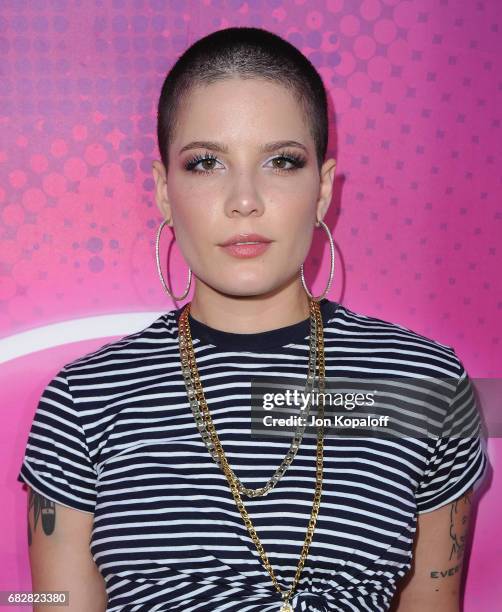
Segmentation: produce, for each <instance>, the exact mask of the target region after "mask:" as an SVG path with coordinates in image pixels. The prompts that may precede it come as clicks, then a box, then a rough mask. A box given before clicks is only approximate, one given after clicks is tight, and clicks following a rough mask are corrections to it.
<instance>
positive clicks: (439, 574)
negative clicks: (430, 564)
mask: <svg viewBox="0 0 502 612" xmlns="http://www.w3.org/2000/svg"><path fill="white" fill-rule="evenodd" d="M461 565H462V562H460V563H458V564H457V565H455V566H454V567H450V568H449V569H446V570H444V571H441V570H439V571H434V572H431V578H446V577H447V576H453V575H454V574H456V573H457V572H458V570H459V569H460V566H461Z"/></svg>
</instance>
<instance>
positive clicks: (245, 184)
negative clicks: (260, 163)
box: [225, 172, 265, 217]
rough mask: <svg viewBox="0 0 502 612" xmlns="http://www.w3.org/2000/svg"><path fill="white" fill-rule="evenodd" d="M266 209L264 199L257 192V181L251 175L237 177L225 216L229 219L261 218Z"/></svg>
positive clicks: (226, 206) (227, 202) (226, 205)
mask: <svg viewBox="0 0 502 612" xmlns="http://www.w3.org/2000/svg"><path fill="white" fill-rule="evenodd" d="M264 209H265V206H264V203H263V199H262V198H261V197H260V194H259V192H258V190H257V186H256V181H255V180H253V177H252V176H251V175H248V174H246V173H244V172H240V173H239V175H238V176H236V178H235V181H234V183H233V185H232V188H231V190H230V192H229V194H228V198H227V201H226V204H225V214H226V215H227V216H229V217H235V216H238V215H241V216H243V217H248V216H250V215H254V216H256V217H259V216H261V215H262V214H263V212H264Z"/></svg>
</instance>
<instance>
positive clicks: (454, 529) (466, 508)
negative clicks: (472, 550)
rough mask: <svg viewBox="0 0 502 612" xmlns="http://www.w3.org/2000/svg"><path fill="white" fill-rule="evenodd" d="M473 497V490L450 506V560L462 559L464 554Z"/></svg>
mask: <svg viewBox="0 0 502 612" xmlns="http://www.w3.org/2000/svg"><path fill="white" fill-rule="evenodd" d="M471 496H472V489H471V490H470V491H468V492H467V494H466V495H464V497H462V498H461V499H459V500H456V501H454V502H452V504H451V506H450V538H451V552H450V560H451V559H452V558H453V557H456V558H457V559H461V558H462V556H463V554H464V548H465V539H466V536H467V524H468V521H469V513H470V510H471Z"/></svg>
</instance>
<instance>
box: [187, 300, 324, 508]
mask: <svg viewBox="0 0 502 612" xmlns="http://www.w3.org/2000/svg"><path fill="white" fill-rule="evenodd" d="M316 303H317V302H314V300H310V342H309V344H310V346H309V364H308V372H307V383H306V385H305V389H304V393H305V395H306V396H307V398H308V402H307V409H306V411H305V412H304V414H303V415H302V416H303V419H301V420H300V422H299V423H298V425H297V427H296V430H295V433H294V436H293V439H292V440H291V444H290V447H289V449H288V451H287V453H286V456H285V457H284V459H283V460H282V462H281V464H280V465H279V467H278V468H277V469H276V470H275V472H274V474H273V475H272V476H271V478H270V479H269V481H268V482H267V483H266V484H265V485H264V486H263V487H258V488H257V489H252V488H249V487H246V486H245V485H244V484H243V483H242V482H241V481H240V479H239V478H238V477H237V475H236V474H235V473H234V472H233V471H232V475H233V477H234V479H235V480H236V482H237V486H238V488H239V493H240V494H241V495H242V494H244V495H247V496H248V497H259V496H265V495H267V494H268V493H269V491H271V490H272V489H273V488H274V487H275V485H276V484H277V483H278V482H279V480H280V479H281V478H282V476H283V475H284V474H285V472H286V470H287V469H288V467H289V466H290V465H291V463H292V462H293V459H294V458H295V456H296V453H297V452H298V448H299V447H300V444H301V441H302V438H303V434H304V432H305V428H306V426H307V418H308V416H309V414H310V408H311V405H312V403H311V391H312V390H313V385H314V378H315V369H316V361H317V337H318V335H319V333H320V332H321V331H322V320H321V322H319V320H318V319H317V317H316V311H315V308H316V306H315V304H316ZM185 308H186V314H185V316H184V318H183V319H182V318H181V317H180V321H179V324H178V325H179V327H180V328H181V327H182V330H180V331H182V333H181V334H180V335H179V343H180V355H181V356H182V360H181V361H182V366H183V363H185V364H186V366H185V367H182V370H183V378H184V379H185V386H186V389H187V393H188V398H189V401H190V408H191V410H192V414H193V416H194V419H195V423H196V425H197V428H198V429H199V433H200V434H201V437H202V439H203V441H204V443H205V445H206V447H207V449H208V451H209V453H210V455H211V457H212V458H213V460H214V461H215V463H216V464H218V465H219V466H220V468H221V461H220V457H219V455H218V453H217V452H216V448H215V446H214V444H213V442H212V439H211V436H210V434H209V432H208V430H207V427H206V424H205V419H204V416H203V415H202V413H201V411H200V408H199V402H198V399H197V392H196V389H195V387H196V386H197V391H198V392H199V395H202V396H203V394H204V392H203V389H202V385H201V384H200V379H199V381H198V382H197V381H195V380H194V379H193V377H192V374H191V370H190V368H189V367H188V363H189V362H190V361H191V355H190V351H189V348H188V347H189V346H190V345H191V344H192V335H191V333H190V325H189V323H188V315H189V313H190V304H187V305H186V307H185ZM319 326H320V329H318V327H319ZM183 356H186V359H183ZM193 362H195V357H194V358H193ZM204 401H205V398H204ZM230 469H231V468H230Z"/></svg>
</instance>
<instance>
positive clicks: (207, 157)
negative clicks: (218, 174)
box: [185, 153, 218, 174]
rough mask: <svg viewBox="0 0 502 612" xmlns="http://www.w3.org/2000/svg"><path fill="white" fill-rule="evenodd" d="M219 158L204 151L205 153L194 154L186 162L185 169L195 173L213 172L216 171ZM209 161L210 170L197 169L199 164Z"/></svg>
mask: <svg viewBox="0 0 502 612" xmlns="http://www.w3.org/2000/svg"><path fill="white" fill-rule="evenodd" d="M217 161H218V160H217V158H216V157H215V156H214V155H213V154H212V153H204V155H199V154H197V155H194V156H193V157H191V158H190V159H188V160H187V161H186V162H185V170H188V171H189V172H193V173H194V174H212V173H213V171H214V165H215V162H217ZM201 163H202V164H206V163H209V169H208V170H195V168H196V167H197V166H198V165H199V164H201Z"/></svg>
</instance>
